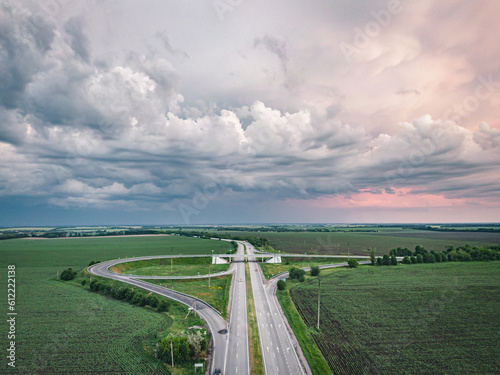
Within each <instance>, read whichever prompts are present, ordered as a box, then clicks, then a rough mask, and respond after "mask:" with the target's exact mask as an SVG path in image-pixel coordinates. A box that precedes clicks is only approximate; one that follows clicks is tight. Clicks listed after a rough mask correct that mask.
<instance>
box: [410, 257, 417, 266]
mask: <svg viewBox="0 0 500 375" xmlns="http://www.w3.org/2000/svg"><path fill="white" fill-rule="evenodd" d="M410 261H411V264H415V263H417V258H415V257H414V256H413V255H412V256H411V257H410Z"/></svg>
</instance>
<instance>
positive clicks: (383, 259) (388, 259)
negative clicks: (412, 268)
mask: <svg viewBox="0 0 500 375" xmlns="http://www.w3.org/2000/svg"><path fill="white" fill-rule="evenodd" d="M382 263H383V264H384V266H388V265H390V264H391V259H390V258H389V255H387V254H384V257H383V258H382Z"/></svg>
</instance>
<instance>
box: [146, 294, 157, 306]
mask: <svg viewBox="0 0 500 375" xmlns="http://www.w3.org/2000/svg"><path fill="white" fill-rule="evenodd" d="M158 303H159V301H158V297H156V296H155V295H153V294H151V295H150V296H149V301H148V305H149V306H151V307H152V308H157V307H158Z"/></svg>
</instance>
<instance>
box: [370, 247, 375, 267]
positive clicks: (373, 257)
mask: <svg viewBox="0 0 500 375" xmlns="http://www.w3.org/2000/svg"><path fill="white" fill-rule="evenodd" d="M370 261H371V262H372V266H374V265H375V250H374V249H371V250H370Z"/></svg>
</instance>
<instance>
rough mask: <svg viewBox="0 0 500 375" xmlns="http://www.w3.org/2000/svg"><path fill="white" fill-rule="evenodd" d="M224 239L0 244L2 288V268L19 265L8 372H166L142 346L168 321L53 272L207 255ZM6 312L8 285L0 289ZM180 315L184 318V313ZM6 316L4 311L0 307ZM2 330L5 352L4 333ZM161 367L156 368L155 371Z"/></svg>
mask: <svg viewBox="0 0 500 375" xmlns="http://www.w3.org/2000/svg"><path fill="white" fill-rule="evenodd" d="M219 246H222V247H224V248H225V249H226V251H227V250H229V249H231V245H230V244H228V243H226V242H224V241H212V240H201V239H195V238H185V237H178V236H162V237H129V238H113V237H109V238H83V239H54V240H28V239H26V240H24V239H23V240H4V241H0V269H1V270H2V271H1V277H0V280H1V283H2V285H4V286H6V285H7V266H8V265H11V264H13V265H15V266H16V308H17V310H16V311H17V313H18V315H17V317H16V345H17V346H16V347H17V350H16V364H17V368H16V369H15V370H10V369H9V370H7V368H6V367H4V364H5V361H3V362H2V368H1V369H0V373H2V374H3V373H6V374H38V373H65V374H88V373H92V374H111V375H114V374H146V373H155V372H154V371H156V373H157V374H166V373H167V370H165V369H164V367H163V365H161V364H160V363H159V361H157V360H156V359H154V358H153V357H152V356H150V355H148V354H147V353H146V351H145V350H144V349H143V348H142V346H143V343H145V342H146V343H147V342H150V341H151V340H153V341H154V340H156V336H155V335H156V333H158V332H160V331H163V330H165V329H167V328H168V327H169V325H170V324H171V320H170V319H169V318H168V317H167V316H166V315H165V314H160V313H158V312H155V311H152V310H150V309H148V308H144V307H137V306H132V305H130V304H128V303H126V302H122V301H116V300H112V299H109V298H107V297H104V296H102V295H98V294H95V293H91V292H89V291H87V290H84V289H83V288H81V287H80V288H79V287H76V286H75V285H71V284H69V283H65V282H62V281H56V273H57V271H58V270H59V272H61V271H62V270H64V269H66V268H68V267H72V268H73V269H74V270H78V269H81V268H83V267H85V266H87V265H88V263H89V262H90V261H91V260H101V261H104V260H108V259H117V258H123V257H131V256H141V255H158V254H167V255H169V254H170V251H171V248H173V249H174V250H173V253H174V254H178V253H198V252H200V253H202V252H204V253H207V254H209V253H211V250H212V249H214V250H216V251H217V250H218V249H219ZM0 300H1V301H3V303H4V309H6V308H7V288H6V287H2V288H0ZM180 308H181V309H184V310H183V311H182V312H180V314H181V315H185V314H186V313H187V308H184V307H180ZM4 311H5V310H4ZM3 327H4V329H2V332H1V337H2V341H1V345H0V349H1V350H2V353H6V352H7V350H6V349H7V346H6V344H7V343H6V333H7V331H6V329H7V325H6V324H4V325H3ZM158 366H160V367H158Z"/></svg>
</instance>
